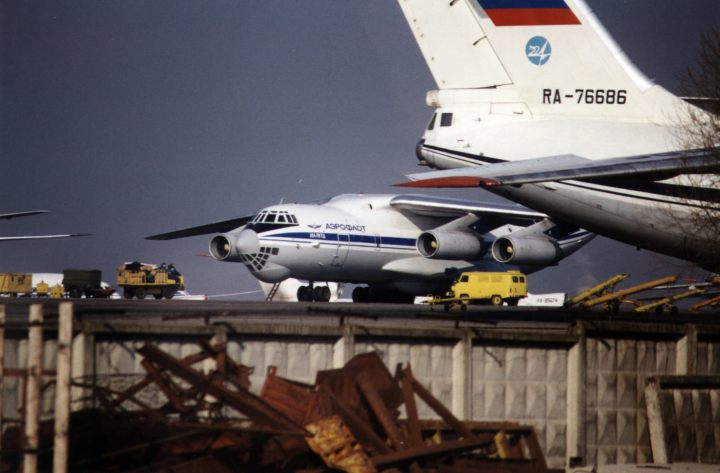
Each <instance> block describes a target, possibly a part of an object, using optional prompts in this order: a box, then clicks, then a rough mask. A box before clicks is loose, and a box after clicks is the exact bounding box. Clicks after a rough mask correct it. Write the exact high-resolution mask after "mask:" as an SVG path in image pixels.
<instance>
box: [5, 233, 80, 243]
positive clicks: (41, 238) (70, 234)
mask: <svg viewBox="0 0 720 473" xmlns="http://www.w3.org/2000/svg"><path fill="white" fill-rule="evenodd" d="M91 235H92V233H67V234H64V235H31V236H10V237H0V241H18V240H45V239H50V238H72V237H82V236H91Z"/></svg>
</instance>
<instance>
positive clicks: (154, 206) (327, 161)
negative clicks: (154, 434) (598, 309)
mask: <svg viewBox="0 0 720 473" xmlns="http://www.w3.org/2000/svg"><path fill="white" fill-rule="evenodd" d="M588 3H589V4H590V6H591V7H592V8H593V9H594V10H595V12H596V14H597V16H598V17H599V18H600V20H601V21H602V22H603V23H604V25H605V26H606V28H607V29H608V30H609V31H610V32H611V34H612V35H613V36H614V37H615V39H616V40H617V41H618V42H619V44H620V45H621V46H622V47H623V48H624V49H625V51H626V52H627V54H628V55H629V57H630V58H631V59H632V60H633V61H634V62H635V63H636V64H637V65H638V66H639V68H640V69H641V70H643V71H644V72H645V73H646V74H647V75H648V76H649V77H650V78H651V79H653V80H655V81H656V82H658V83H659V84H661V85H663V86H664V87H666V88H668V89H669V90H671V91H677V90H678V84H679V78H680V77H681V76H682V75H683V73H684V71H685V69H686V68H687V67H688V66H691V65H692V64H693V62H694V61H695V59H696V53H697V50H698V46H699V41H700V35H701V33H702V32H704V31H709V30H710V29H711V28H713V27H716V28H717V27H719V26H720V3H718V0H690V1H687V2H678V1H677V0H591V1H589V2H588ZM0 81H1V83H0V114H1V115H0V156H1V158H0V159H2V173H1V174H0V197H1V198H2V199H1V201H0V213H3V212H11V211H22V210H31V209H37V208H41V209H48V210H51V211H52V213H51V214H49V215H45V216H34V217H27V218H23V219H19V220H12V221H0V235H15V234H28V233H53V232H90V233H93V234H94V236H92V237H87V238H82V239H71V240H65V241H51V242H48V241H35V242H32V241H26V242H14V243H0V271H24V272H61V271H62V270H63V269H64V268H88V269H89V268H98V269H101V270H102V271H103V275H104V279H105V280H107V281H108V282H111V283H114V281H115V274H114V272H115V268H116V267H117V266H118V265H119V264H120V263H121V262H123V261H131V260H141V261H146V262H156V263H159V262H162V261H166V262H174V263H175V264H176V265H177V266H178V268H179V269H180V270H181V271H183V272H184V273H185V274H186V276H187V282H188V288H189V290H190V291H191V292H194V293H204V294H223V293H236V292H242V291H253V290H256V289H258V284H257V283H256V281H255V280H254V278H252V276H250V274H249V273H248V272H247V270H246V269H245V268H244V266H242V265H241V264H233V263H218V262H215V261H213V260H211V259H209V258H206V257H202V256H196V255H197V254H202V253H206V252H207V240H208V238H206V237H195V238H190V239H185V240H176V241H170V242H155V241H146V240H144V239H143V236H146V235H150V234H153V233H160V232H165V231H170V230H173V229H177V228H182V227H185V226H192V225H199V224H203V223H207V222H211V221H216V220H222V219H226V218H230V217H235V216H240V215H247V214H251V213H254V212H255V211H257V210H259V209H260V208H262V207H265V206H267V205H271V204H274V203H277V202H279V201H281V200H284V201H286V202H289V201H296V202H303V201H309V200H315V199H319V198H323V197H328V196H332V195H335V194H339V193H343V192H365V193H371V192H373V193H388V192H397V189H393V188H391V187H389V186H390V184H392V183H395V182H398V181H400V180H402V176H403V175H404V174H406V173H408V172H416V171H418V170H419V169H418V167H417V165H416V159H415V156H414V146H415V144H416V143H417V141H418V139H419V138H420V136H421V134H422V131H423V129H424V126H425V124H426V123H427V120H428V118H429V116H430V114H431V109H429V108H428V107H426V106H425V92H426V91H427V90H430V89H435V88H436V86H435V84H434V82H433V80H432V77H431V75H430V72H429V70H428V69H427V67H426V65H425V62H424V60H423V58H422V56H421V55H420V52H419V49H418V47H417V45H416V43H415V41H414V39H413V37H412V34H411V32H410V29H409V27H408V25H407V23H406V22H405V19H404V17H403V16H402V13H401V11H400V8H399V6H398V5H397V3H396V2H395V1H392V0H382V1H381V0H363V1H354V2H351V1H346V0H302V1H297V2H292V1H288V0H283V1H280V0H262V1H249V0H234V1H199V0H196V1H184V0H123V1H118V0H115V1H107V0H85V1H79V0H73V1H63V0H60V1H58V0H52V1H33V0H23V1H20V0H2V1H0ZM432 193H434V194H439V195H454V196H460V197H465V198H476V199H479V200H487V201H497V200H498V199H497V198H496V197H494V196H493V195H492V194H490V193H488V192H485V191H480V190H465V191H454V192H452V193H449V192H447V191H434V192H432ZM678 271H683V274H686V275H687V274H691V273H692V272H691V271H690V267H689V265H687V264H685V263H681V262H678V261H677V260H671V259H668V258H665V257H661V256H658V255H655V254H652V253H649V252H646V251H642V252H637V251H635V250H634V249H632V248H630V247H628V246H627V245H623V244H620V243H615V242H611V241H609V240H606V239H600V238H598V239H596V240H595V241H593V242H591V243H590V244H589V245H588V246H587V247H586V248H585V249H583V250H582V251H581V252H579V253H576V254H575V255H573V256H572V257H570V258H569V259H567V260H565V261H563V262H562V263H561V265H560V267H558V268H551V269H548V270H545V271H542V272H540V273H538V274H537V275H535V276H533V277H532V278H531V281H530V282H531V287H530V289H531V291H533V292H540V291H567V292H573V291H574V290H576V289H578V288H580V287H582V286H586V285H589V284H591V283H593V282H595V281H597V280H600V279H604V278H606V277H608V276H611V275H613V274H616V273H619V272H628V273H632V274H633V275H634V276H635V277H636V279H637V281H638V282H639V280H640V279H641V278H649V277H654V276H661V275H666V274H669V273H675V272H678ZM698 274H700V273H698ZM249 297H255V298H257V297H258V295H251V296H249Z"/></svg>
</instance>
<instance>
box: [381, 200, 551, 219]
mask: <svg viewBox="0 0 720 473" xmlns="http://www.w3.org/2000/svg"><path fill="white" fill-rule="evenodd" d="M390 205H391V206H392V207H394V208H396V209H400V210H403V211H406V212H412V213H415V214H418V215H425V216H431V217H462V216H463V215H467V214H470V213H471V214H475V215H495V216H502V217H515V218H526V219H542V218H546V217H547V215H545V214H543V213H540V212H535V211H532V210H529V209H527V208H525V207H523V206H521V205H497V204H486V203H482V202H477V201H471V200H462V199H450V198H445V197H430V196H426V195H412V194H406V195H398V196H395V197H394V198H393V199H392V200H391V201H390Z"/></svg>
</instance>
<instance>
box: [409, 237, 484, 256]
mask: <svg viewBox="0 0 720 473" xmlns="http://www.w3.org/2000/svg"><path fill="white" fill-rule="evenodd" d="M417 250H418V251H419V252H420V254H421V255H423V256H424V257H426V258H437V259H457V260H472V259H477V258H480V257H481V256H482V255H483V253H484V252H485V249H484V248H483V244H482V242H481V241H480V240H479V239H478V238H477V237H476V236H475V235H473V234H472V233H468V232H443V231H438V230H431V231H427V232H423V233H421V234H420V236H419V237H418V239H417Z"/></svg>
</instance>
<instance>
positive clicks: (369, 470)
mask: <svg viewBox="0 0 720 473" xmlns="http://www.w3.org/2000/svg"><path fill="white" fill-rule="evenodd" d="M307 430H308V431H309V432H310V433H312V434H313V435H312V437H308V438H307V443H308V445H309V446H310V448H311V449H312V450H313V451H314V452H315V453H317V454H318V455H320V457H322V459H323V460H324V461H325V464H326V465H327V466H329V467H331V468H336V469H339V470H343V471H347V472H348V473H375V472H376V471H377V470H376V469H375V465H373V462H372V461H370V458H369V457H368V455H367V453H365V451H364V450H363V448H362V445H360V444H359V443H358V441H357V440H356V439H355V437H354V436H353V434H352V433H351V432H350V430H349V429H348V428H347V426H346V425H345V424H344V423H343V422H342V420H341V419H340V417H339V416H332V417H328V418H325V419H320V420H319V421H317V422H315V423H312V424H308V425H307Z"/></svg>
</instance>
